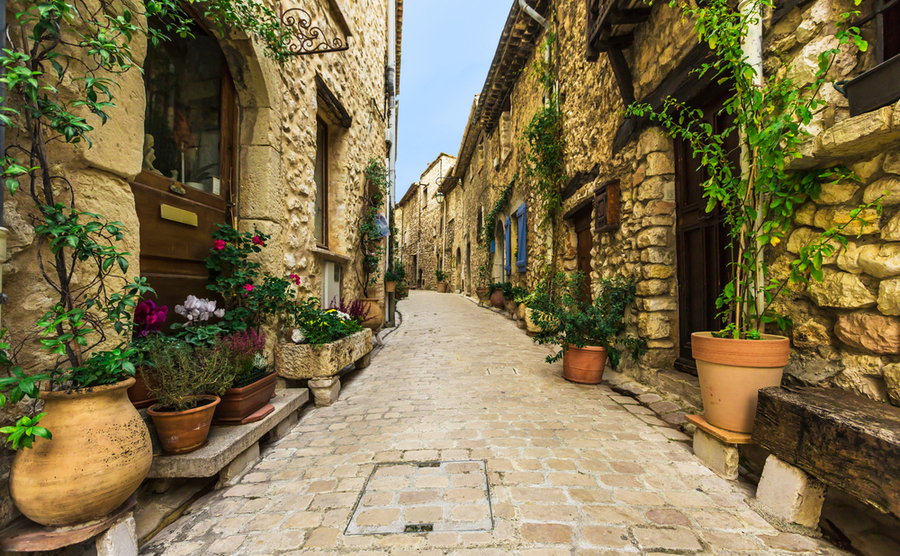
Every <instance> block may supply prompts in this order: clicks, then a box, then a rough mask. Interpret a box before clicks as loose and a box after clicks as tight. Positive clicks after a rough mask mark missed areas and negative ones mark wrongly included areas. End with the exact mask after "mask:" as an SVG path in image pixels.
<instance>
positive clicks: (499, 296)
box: [491, 290, 506, 309]
mask: <svg viewBox="0 0 900 556" xmlns="http://www.w3.org/2000/svg"><path fill="white" fill-rule="evenodd" d="M505 303H506V298H505V297H503V290H495V291H494V293H492V294H491V305H493V306H494V307H496V308H498V309H502V308H503V307H505Z"/></svg>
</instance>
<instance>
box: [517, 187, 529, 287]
mask: <svg viewBox="0 0 900 556" xmlns="http://www.w3.org/2000/svg"><path fill="white" fill-rule="evenodd" d="M525 214H526V209H525V203H522V206H520V207H519V208H518V209H516V224H517V225H518V227H517V229H516V231H517V235H518V240H519V241H518V253H519V256H518V257H516V270H518V271H519V272H525V271H526V270H527V268H528V249H527V247H528V233H527V231H528V228H527V226H526V225H525Z"/></svg>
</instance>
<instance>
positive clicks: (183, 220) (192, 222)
mask: <svg viewBox="0 0 900 556" xmlns="http://www.w3.org/2000/svg"><path fill="white" fill-rule="evenodd" d="M159 216H160V217H161V218H162V219H163V220H171V221H172V222H178V223H179V224H186V225H188V226H194V227H197V224H198V223H199V221H198V219H197V213H196V212H191V211H189V210H184V209H180V208H178V207H173V206H172V205H159Z"/></svg>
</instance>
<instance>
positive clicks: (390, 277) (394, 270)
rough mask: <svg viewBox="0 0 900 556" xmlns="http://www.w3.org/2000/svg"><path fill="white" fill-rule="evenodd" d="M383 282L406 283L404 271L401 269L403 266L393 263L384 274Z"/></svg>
mask: <svg viewBox="0 0 900 556" xmlns="http://www.w3.org/2000/svg"><path fill="white" fill-rule="evenodd" d="M384 281H385V282H397V283H398V284H402V283H404V282H405V281H406V269H405V268H403V265H401V264H399V263H397V262H395V263H394V264H392V265H391V267H390V268H389V269H387V272H385V273H384Z"/></svg>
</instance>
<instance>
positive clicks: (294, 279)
mask: <svg viewBox="0 0 900 556" xmlns="http://www.w3.org/2000/svg"><path fill="white" fill-rule="evenodd" d="M288 278H290V279H291V281H293V282H294V284H296V285H298V286H299V285H300V277H299V276H297V275H296V274H291V275H290V276H288Z"/></svg>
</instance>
